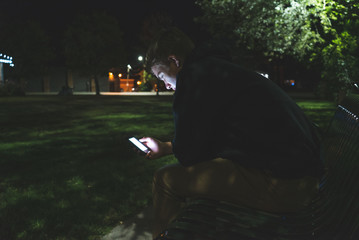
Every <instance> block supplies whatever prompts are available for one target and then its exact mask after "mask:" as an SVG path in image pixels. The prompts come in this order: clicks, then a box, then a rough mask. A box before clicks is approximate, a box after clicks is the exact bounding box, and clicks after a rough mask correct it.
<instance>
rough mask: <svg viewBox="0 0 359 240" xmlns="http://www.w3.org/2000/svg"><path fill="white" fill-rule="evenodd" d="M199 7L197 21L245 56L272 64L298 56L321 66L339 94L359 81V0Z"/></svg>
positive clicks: (209, 2)
mask: <svg viewBox="0 0 359 240" xmlns="http://www.w3.org/2000/svg"><path fill="white" fill-rule="evenodd" d="M197 4H198V5H199V6H200V7H201V8H202V10H203V16H201V17H199V18H198V20H197V21H198V22H201V23H204V24H206V25H207V26H208V29H209V30H210V31H211V32H212V34H213V35H214V36H217V37H223V36H227V38H228V39H230V40H232V41H233V43H235V44H236V45H237V47H238V49H240V50H241V53H243V52H245V54H247V55H248V54H252V55H256V56H260V57H262V59H266V60H269V61H271V60H274V59H276V58H281V57H283V56H286V55H289V56H294V57H295V58H296V59H298V60H301V61H303V62H307V63H308V64H309V65H313V66H314V65H315V66H319V67H320V68H321V70H322V77H323V78H324V80H326V82H328V83H329V85H331V86H334V88H345V87H346V86H347V85H348V83H349V82H350V81H353V79H357V78H358V70H357V69H359V68H358V58H359V54H358V26H359V25H358V23H359V22H358V16H359V4H358V3H357V1H356V0H339V1H334V0H296V1H295V0H274V1H266V0H253V1H246V0H202V1H197ZM245 54H244V55H245ZM257 58H258V57H257ZM330 79H331V80H330Z"/></svg>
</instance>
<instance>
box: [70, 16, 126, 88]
mask: <svg viewBox="0 0 359 240" xmlns="http://www.w3.org/2000/svg"><path fill="white" fill-rule="evenodd" d="M122 37H123V34H122V31H121V30H120V27H119V24H118V22H117V20H116V19H115V18H114V17H112V16H109V15H107V14H106V13H94V14H87V15H85V14H82V15H79V16H78V17H77V18H76V19H75V20H74V22H73V23H72V24H71V25H70V26H69V28H68V29H67V31H66V33H65V40H64V45H65V57H66V63H67V65H68V67H70V68H71V69H73V70H75V71H78V72H79V73H81V74H83V75H85V76H88V77H93V78H94V79H95V86H96V95H99V94H100V88H99V83H98V77H99V76H100V75H101V74H103V75H104V74H106V73H107V72H108V70H109V69H110V68H112V67H116V66H119V65H120V64H124V63H125V62H126V54H125V50H124V43H123V38H122Z"/></svg>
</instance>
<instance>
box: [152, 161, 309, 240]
mask: <svg viewBox="0 0 359 240" xmlns="http://www.w3.org/2000/svg"><path fill="white" fill-rule="evenodd" d="M312 185H315V181H312V180H311V179H310V180H309V181H308V182H307V181H304V182H303V181H302V180H289V181H287V180H285V181H283V180H279V179H275V178H272V177H271V176H270V175H268V174H266V173H264V172H262V171H259V170H256V169H248V168H243V167H242V166H240V165H239V164H237V163H234V162H233V161H231V160H227V159H222V158H218V159H214V160H212V161H207V162H202V163H199V164H196V165H194V166H191V167H183V166H181V165H180V164H173V165H168V166H165V167H163V168H161V169H159V170H158V171H157V172H156V174H155V177H154V182H153V206H154V215H155V216H154V218H155V220H154V230H153V236H154V237H155V236H157V235H158V234H159V233H160V232H161V231H162V230H163V229H164V228H166V226H167V224H168V223H169V222H170V221H172V220H173V219H174V218H175V217H176V216H177V214H178V212H179V211H180V209H181V208H182V207H183V206H184V204H185V200H186V198H197V197H205V198H210V199H214V200H222V201H228V202H233V203H236V204H242V205H244V206H249V207H253V208H257V209H262V210H266V211H272V212H276V211H290V210H293V209H296V208H299V206H300V205H301V203H302V202H303V201H304V198H303V196H305V195H306V194H307V192H308V191H312V189H314V188H313V187H312ZM298 188H300V189H299V190H298ZM308 189H309V190H308ZM288 193H290V194H288ZM292 200H293V201H292Z"/></svg>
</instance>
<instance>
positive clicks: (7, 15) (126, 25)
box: [0, 0, 201, 58]
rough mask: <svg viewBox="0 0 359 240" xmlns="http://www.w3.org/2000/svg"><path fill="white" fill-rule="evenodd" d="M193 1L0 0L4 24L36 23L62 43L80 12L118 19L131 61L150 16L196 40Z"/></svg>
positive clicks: (197, 11) (196, 11)
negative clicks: (163, 18)
mask: <svg viewBox="0 0 359 240" xmlns="http://www.w3.org/2000/svg"><path fill="white" fill-rule="evenodd" d="M194 2H195V1H191V0H184V1H174V0H117V1H116V0H102V1H101V0H100V1H94V0H90V1H85V0H72V1H71V0H62V1H50V0H48V1H44V0H7V1H5V0H0V15H1V17H0V20H1V21H5V23H6V22H9V23H10V22H13V21H26V20H35V21H37V22H40V23H41V25H43V27H44V28H45V30H46V31H47V32H48V33H49V34H50V37H51V38H52V39H53V41H55V42H56V41H57V44H61V43H60V39H61V38H62V36H63V33H64V31H65V29H66V27H67V26H68V24H70V23H71V22H72V21H73V19H74V17H76V16H77V15H78V14H82V13H91V12H94V11H98V12H101V11H105V12H106V13H108V14H109V15H112V16H114V17H116V18H117V19H118V21H119V23H120V26H121V30H122V31H123V33H124V40H125V43H126V47H127V49H128V55H129V58H131V57H132V58H134V57H135V56H136V57H137V55H139V53H138V52H136V46H137V45H139V39H140V34H141V31H142V28H143V23H144V21H145V19H146V18H148V17H149V16H151V15H155V14H162V15H163V14H165V15H168V16H169V17H170V18H171V19H172V23H173V25H174V26H177V27H179V28H180V29H181V30H183V31H184V32H186V33H187V34H189V35H191V36H192V37H193V38H196V37H199V36H200V32H201V31H200V29H199V27H198V26H197V25H196V24H195V23H194V21H193V18H194V17H195V16H198V15H200V9H199V8H198V6H196V5H195V3H194ZM0 34H1V33H0ZM142 54H144V53H142Z"/></svg>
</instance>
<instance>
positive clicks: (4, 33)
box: [0, 21, 55, 79]
mask: <svg viewBox="0 0 359 240" xmlns="http://www.w3.org/2000/svg"><path fill="white" fill-rule="evenodd" d="M0 30H1V34H0V46H1V50H2V52H3V53H6V54H8V55H10V56H12V57H13V62H14V64H15V67H14V75H15V76H14V77H15V78H19V79H24V78H26V77H28V76H41V77H43V76H44V75H45V74H46V73H47V72H48V70H49V65H50V62H51V60H52V59H53V58H54V56H55V53H54V51H53V48H52V47H51V45H50V38H49V36H48V35H47V33H46V32H45V30H44V29H43V28H42V26H41V25H40V24H39V23H38V22H35V21H26V22H25V23H24V22H22V23H19V22H14V23H11V24H7V25H3V26H2V27H1V28H0Z"/></svg>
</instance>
